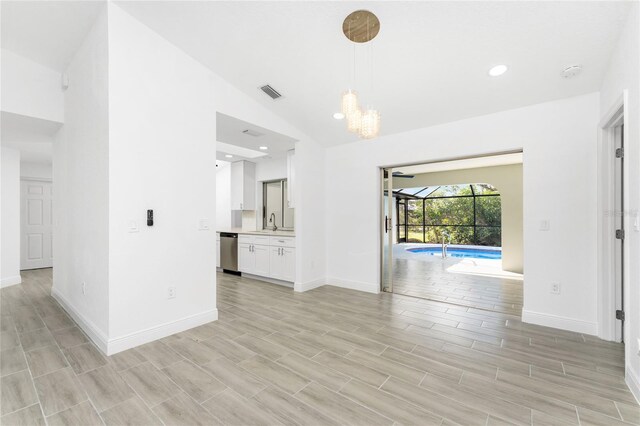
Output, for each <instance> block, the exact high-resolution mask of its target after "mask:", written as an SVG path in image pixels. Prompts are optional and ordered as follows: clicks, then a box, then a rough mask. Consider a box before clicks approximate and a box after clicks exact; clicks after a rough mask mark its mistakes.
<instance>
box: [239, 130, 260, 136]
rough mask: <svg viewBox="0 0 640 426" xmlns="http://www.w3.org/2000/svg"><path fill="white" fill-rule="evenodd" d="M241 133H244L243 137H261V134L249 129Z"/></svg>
mask: <svg viewBox="0 0 640 426" xmlns="http://www.w3.org/2000/svg"><path fill="white" fill-rule="evenodd" d="M242 133H244V134H245V135H249V136H253V137H258V136H262V135H263V134H262V133H258V132H256V131H255V130H251V129H247V130H243V131H242Z"/></svg>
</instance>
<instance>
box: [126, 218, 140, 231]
mask: <svg viewBox="0 0 640 426" xmlns="http://www.w3.org/2000/svg"><path fill="white" fill-rule="evenodd" d="M128 230H129V232H138V231H139V230H138V222H136V221H135V220H130V221H129V227H128Z"/></svg>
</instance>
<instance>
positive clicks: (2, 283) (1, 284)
mask: <svg viewBox="0 0 640 426" xmlns="http://www.w3.org/2000/svg"><path fill="white" fill-rule="evenodd" d="M21 282H22V277H21V276H20V275H14V276H13V277H7V278H2V279H1V280H0V288H5V287H11V286H12V285H16V284H20V283H21Z"/></svg>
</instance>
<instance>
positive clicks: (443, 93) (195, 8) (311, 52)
mask: <svg viewBox="0 0 640 426" xmlns="http://www.w3.org/2000/svg"><path fill="white" fill-rule="evenodd" d="M21 3H22V2H21ZM27 3H28V2H27ZM56 3H58V2H56ZM59 3H66V4H65V5H64V6H60V7H61V8H63V9H64V10H65V12H64V14H63V15H64V16H65V17H66V18H65V19H67V20H68V21H70V22H71V21H74V19H73V17H74V16H75V18H76V20H78V19H79V20H80V21H82V22H89V21H91V13H92V12H91V11H89V10H88V6H80V5H82V4H84V3H92V2H59ZM116 4H118V5H119V6H121V7H122V8H123V9H124V10H126V11H127V12H129V13H130V14H132V15H133V16H134V17H136V18H137V19H138V20H140V21H141V22H143V23H144V24H146V25H148V26H149V27H150V28H152V29H153V30H155V31H156V32H158V33H159V34H161V35H162V36H163V37H165V38H166V39H167V40H169V41H170V42H172V43H173V44H175V45H176V46H178V47H180V48H181V49H183V50H184V51H185V52H187V53H188V54H189V55H191V56H192V57H194V58H196V59H197V60H199V61H200V62H201V63H203V64H204V65H206V66H207V67H209V68H210V69H212V70H213V71H215V72H216V73H218V74H219V75H221V76H222V77H223V78H225V79H226V80H227V81H229V82H230V83H232V84H234V85H235V86H237V87H238V88H239V89H241V90H242V91H244V92H245V93H247V94H248V95H249V96H251V97H253V98H255V99H256V100H258V101H259V102H261V103H262V104H263V105H265V106H266V107H268V108H270V109H272V110H273V111H274V112H276V113H277V114H279V115H281V116H282V117H283V118H285V119H287V120H289V121H290V122H291V123H292V124H293V125H295V126H296V127H298V128H300V129H301V130H302V131H304V132H305V133H307V134H309V135H310V136H312V137H314V138H315V139H317V140H318V141H319V142H321V143H323V144H325V145H334V144H339V143H345V142H349V141H354V140H356V136H354V135H352V134H349V133H347V131H346V130H345V123H344V122H343V121H336V120H334V119H333V118H332V114H333V113H334V112H336V111H337V110H338V109H339V98H340V94H341V92H342V91H343V90H345V89H347V88H349V87H350V86H351V85H352V82H351V77H350V76H351V72H350V70H351V65H352V63H353V53H354V48H353V44H351V43H350V42H349V41H348V40H347V39H346V38H345V37H344V35H343V34H342V31H341V25H342V21H343V19H344V17H345V16H346V15H347V14H349V13H350V12H352V11H353V10H356V9H368V10H371V11H373V12H374V13H375V14H376V15H377V16H378V17H379V18H380V21H381V30H380V34H379V35H378V37H377V38H376V39H375V40H374V41H373V42H371V43H370V44H368V45H362V46H357V47H356V49H355V53H356V82H355V88H356V89H357V90H358V91H359V92H360V97H361V99H362V101H363V103H364V104H371V105H373V106H375V107H376V108H378V109H379V110H380V111H381V113H382V134H393V133H397V132H403V131H407V130H411V129H415V128H420V127H426V126H430V125H434V124H438V123H444V122H449V121H455V120H459V119H463V118H467V117H472V116H478V115H483V114H488V113H492V112H496V111H501V110H506V109H511V108H517V107H521V106H526V105H530V104H534V103H539V102H544V101H549V100H553V99H559V98H563V97H568V96H574V95H580V94H584V93H589V92H593V91H597V90H598V89H599V88H600V83H601V81H602V77H603V74H604V71H605V69H606V66H607V62H608V60H609V57H610V55H611V52H612V49H613V47H614V45H615V43H616V41H617V39H618V36H619V31H620V28H621V27H622V24H623V22H624V20H625V19H626V13H627V10H628V8H629V3H628V2H624V1H620V2H618V1H603V2H592V1H575V2H564V1H551V2H526V1H525V2H502V1H496V2H483V1H477V2H476V1H473V2H458V1H456V2H454V1H434V2H400V1H388V2H343V1H341V2H308V1H299V2H278V1H258V2H244V1H221V2H195V1H194V2H191V1H121V2H116ZM74 5H76V6H74ZM16 7H17V6H16ZM74 7H77V8H78V9H77V11H75V12H73V8H74ZM93 7H94V8H95V5H94V6H93ZM25 8H26V9H25V10H26V11H23V12H21V14H19V13H18V12H16V11H15V10H12V13H11V14H10V15H9V17H8V18H7V14H6V12H5V6H4V2H3V9H2V24H3V30H2V36H3V41H2V43H3V47H5V46H6V43H5V37H6V35H5V28H4V26H5V22H6V20H10V21H13V20H14V18H12V17H11V16H20V17H21V18H20V21H19V22H18V23H19V24H20V25H19V28H18V25H17V24H16V22H12V24H11V25H12V26H11V28H10V30H11V32H12V33H14V32H17V33H18V34H22V33H24V34H26V35H27V37H22V38H16V37H15V35H13V36H11V37H13V38H11V37H10V41H11V40H13V41H11V43H10V44H11V46H6V47H7V48H10V49H11V50H14V51H16V53H19V54H24V53H22V52H21V51H24V52H28V53H29V55H26V56H29V57H31V59H34V60H38V58H36V56H40V57H41V58H42V59H41V60H39V62H43V63H48V64H51V66H54V67H60V66H62V65H61V64H64V63H65V61H67V60H68V58H69V53H68V50H69V48H70V47H73V46H74V45H79V42H76V41H73V40H71V39H70V35H69V30H67V29H64V28H57V29H56V28H55V26H52V25H51V24H50V23H47V22H48V21H47V19H45V18H46V16H45V15H47V14H48V15H51V16H53V17H55V18H56V19H58V20H60V19H62V18H61V17H60V14H59V13H57V14H56V13H53V12H50V11H49V12H42V11H35V10H34V9H35V8H36V6H29V7H26V6H25ZM61 10H62V9H61ZM90 12H91V13H90ZM29 13H31V14H35V16H37V19H36V20H34V21H33V22H31V21H29V20H28V19H26V18H24V16H26V14H29ZM36 25H38V26H42V25H45V28H47V29H48V32H47V34H46V43H45V44H43V45H42V46H40V45H38V43H36V41H37V40H39V39H38V34H39V32H38V31H37V30H36V29H34V28H33V27H34V26H36ZM73 25H75V26H76V27H75V28H76V29H75V30H73V34H80V33H82V31H84V27H83V26H81V25H79V24H78V23H77V22H76V23H75V24H73ZM39 37H40V39H41V38H42V34H41V35H40V36H39ZM15 40H21V41H20V42H17V41H15ZM65 40H68V41H69V43H68V44H69V46H64V48H63V47H56V45H58V44H60V43H62V42H64V41H65ZM34 43H35V44H34ZM55 54H58V56H60V58H59V59H55V58H54V57H53V56H55ZM370 55H372V57H373V60H372V61H370V58H371V56H370ZM370 62H372V63H373V66H370ZM500 63H504V64H507V65H508V66H509V71H508V72H507V73H506V74H505V75H503V76H501V77H498V78H491V77H489V76H488V75H487V70H488V69H489V68H490V67H491V66H492V65H495V64H500ZM574 64H580V65H582V66H583V69H584V70H583V72H582V74H580V75H579V76H578V77H576V78H574V79H563V78H562V77H561V75H560V74H561V71H562V70H563V69H564V68H565V67H567V66H570V65H574ZM371 70H373V79H371V78H370V76H371ZM265 83H269V84H271V85H272V86H273V87H274V88H276V89H277V90H278V91H280V92H281V93H282V94H283V95H284V97H283V98H282V99H279V100H276V101H273V100H271V99H270V98H268V97H267V96H266V95H265V94H264V93H262V92H261V91H260V90H258V87H259V86H261V85H263V84H265Z"/></svg>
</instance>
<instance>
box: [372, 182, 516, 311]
mask: <svg viewBox="0 0 640 426" xmlns="http://www.w3.org/2000/svg"><path fill="white" fill-rule="evenodd" d="M386 176H388V175H386ZM413 179H415V180H416V181H417V180H418V179H419V178H415V177H414V176H413V175H402V177H401V176H399V174H398V173H397V172H396V174H394V179H393V197H389V196H388V195H389V191H388V190H386V191H383V192H384V195H383V197H384V198H385V199H386V200H387V204H385V205H386V206H387V207H386V209H387V210H385V214H386V215H387V216H392V220H391V221H389V224H392V226H391V227H389V229H388V230H389V231H391V232H388V233H386V235H387V237H386V238H387V239H388V243H387V246H386V247H387V249H386V250H389V252H388V253H389V254H388V256H387V257H385V258H384V259H383V262H384V261H385V259H386V262H387V263H386V265H387V267H386V268H385V267H383V284H385V285H383V287H382V289H383V291H392V292H393V293H397V294H403V295H406V296H413V297H418V298H421V299H429V300H431V301H436V302H444V303H446V304H453V305H457V308H453V307H446V306H447V305H443V308H445V309H447V310H448V309H458V310H459V309H460V308H461V307H462V308H463V309H469V310H473V309H483V310H491V311H496V312H500V313H502V314H509V315H515V317H514V318H518V317H519V316H520V314H521V311H522V304H523V292H522V275H521V274H514V273H510V272H508V271H504V270H503V269H502V222H503V220H502V213H503V211H502V208H503V203H502V196H501V194H500V191H499V189H498V188H496V187H495V186H493V185H492V184H490V183H465V184H457V185H438V186H418V185H415V184H414V185H413V186H411V183H412V182H414V181H413ZM422 180H427V179H425V178H424V177H423V178H422ZM405 181H406V182H405ZM384 182H386V185H387V186H386V188H385V189H387V188H389V187H391V184H390V183H389V182H388V181H384ZM405 183H406V184H407V185H406V187H403V186H401V185H403V184H405ZM505 197H508V196H507V195H506V196H505ZM389 201H391V203H390V205H389ZM508 206H509V204H508V198H505V205H504V207H508ZM508 214H509V211H507V212H505V215H506V217H509V216H508ZM383 232H384V229H383ZM389 234H392V235H389ZM386 250H385V249H384V248H383V253H387V251H386ZM383 264H384V263H383ZM385 272H388V274H387V275H384V274H385Z"/></svg>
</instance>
